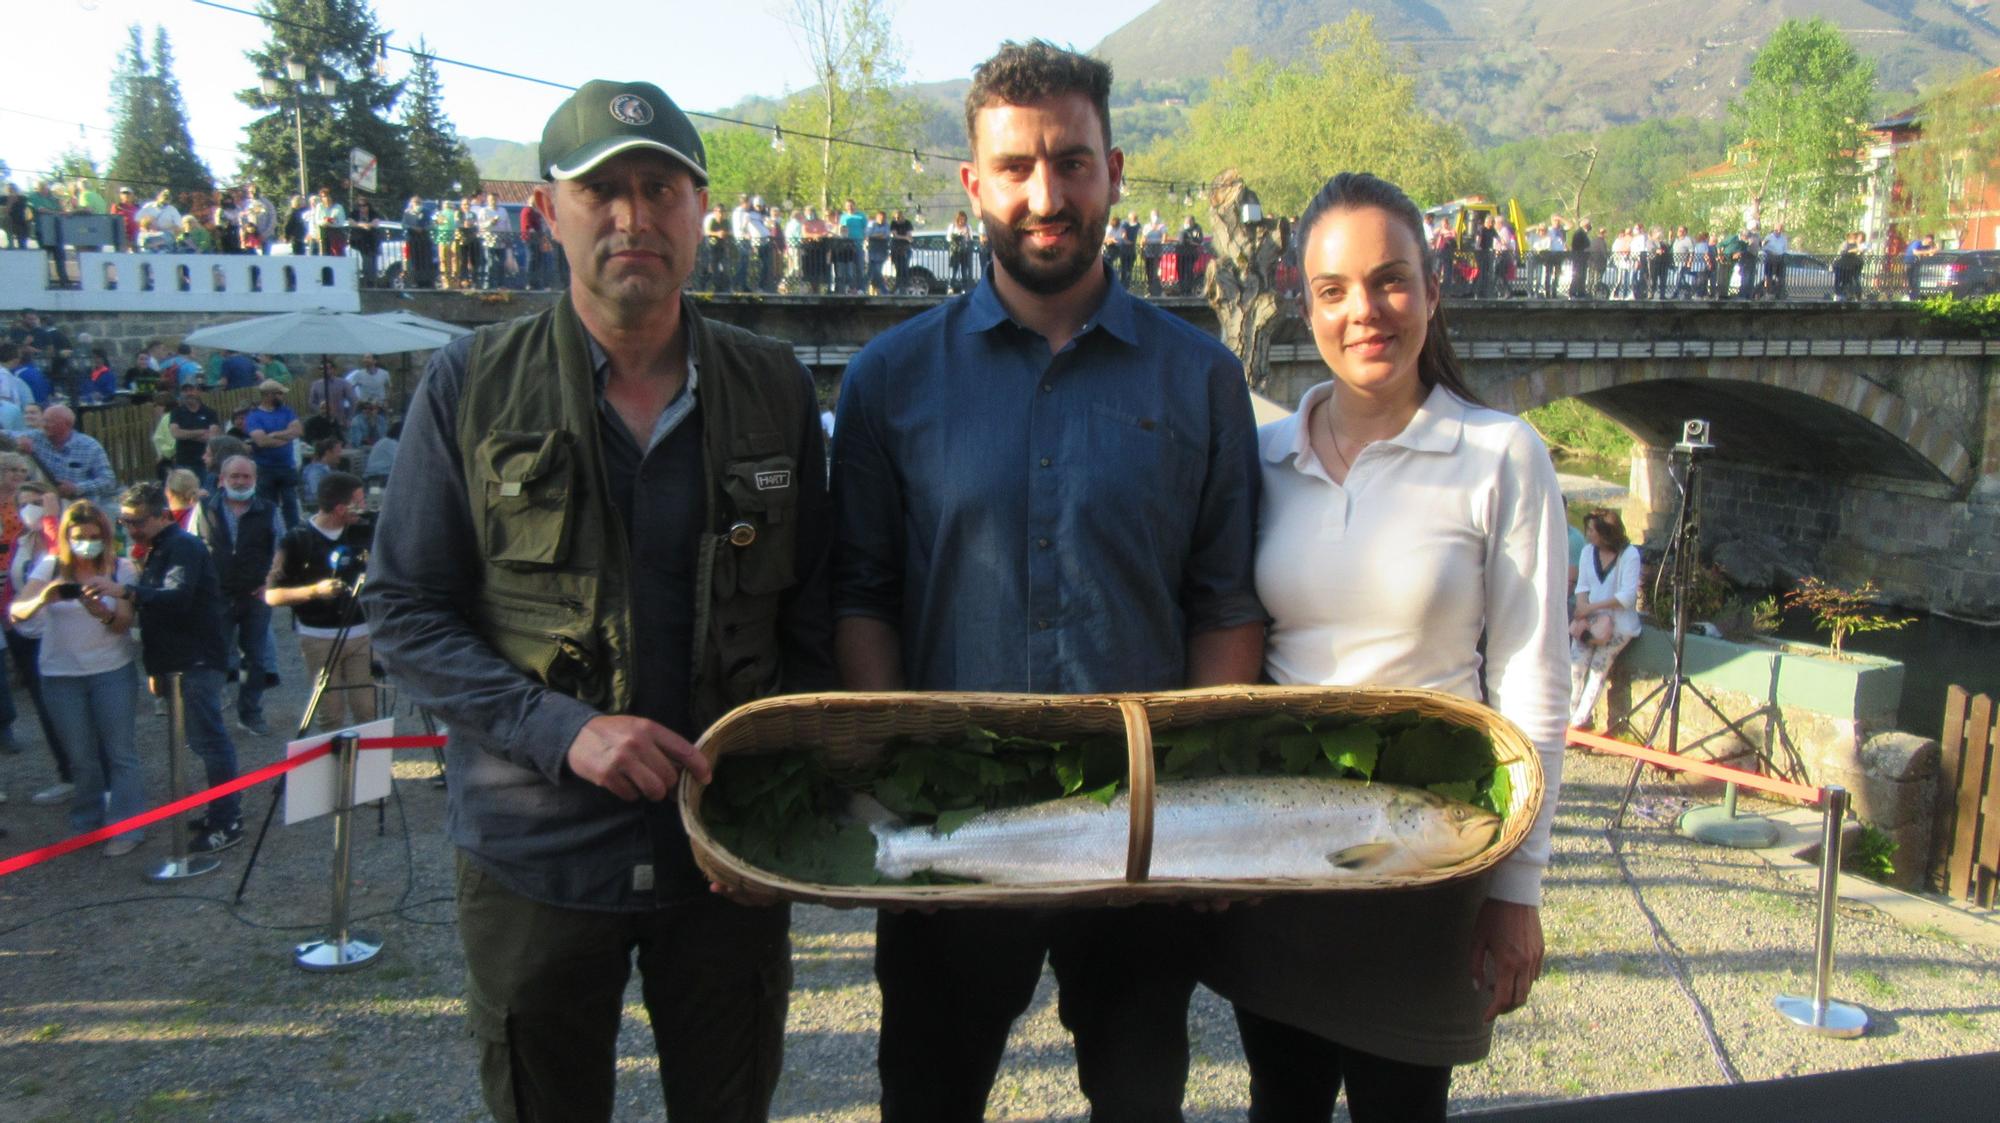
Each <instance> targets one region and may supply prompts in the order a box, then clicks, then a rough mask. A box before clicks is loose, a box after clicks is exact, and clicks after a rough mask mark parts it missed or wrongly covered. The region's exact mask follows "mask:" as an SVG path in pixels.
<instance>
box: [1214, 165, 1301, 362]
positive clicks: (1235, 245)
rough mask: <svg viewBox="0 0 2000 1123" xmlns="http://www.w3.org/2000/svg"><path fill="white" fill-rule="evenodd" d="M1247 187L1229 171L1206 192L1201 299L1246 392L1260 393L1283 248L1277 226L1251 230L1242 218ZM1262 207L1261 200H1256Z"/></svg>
mask: <svg viewBox="0 0 2000 1123" xmlns="http://www.w3.org/2000/svg"><path fill="white" fill-rule="evenodd" d="M1250 194H1251V193H1250V187H1249V185H1248V184H1246V183H1244V182H1243V178H1242V177H1241V176H1239V175H1237V174H1236V172H1235V170H1234V169H1231V170H1230V171H1226V172H1224V173H1222V175H1221V177H1220V183H1219V185H1218V186H1217V187H1216V188H1215V190H1214V191H1212V192H1210V193H1209V197H1208V209H1209V214H1210V215H1211V216H1212V217H1213V221H1212V222H1211V223H1210V225H1209V231H1210V235H1211V241H1212V242H1213V245H1214V249H1215V258H1214V260H1212V261H1210V262H1209V264H1208V270H1207V272H1206V273H1205V274H1204V275H1203V278H1202V295H1203V296H1205V297H1207V298H1208V303H1209V307H1211V308H1214V309H1215V317H1216V321H1217V323H1218V325H1219V328H1220V330H1219V331H1218V332H1217V334H1218V335H1220V336H1221V338H1222V342H1223V343H1224V344H1225V345H1227V346H1228V348H1229V349H1230V350H1231V351H1234V352H1235V353H1236V357H1237V358H1238V359H1241V360H1242V361H1243V372H1244V376H1245V377H1246V378H1248V379H1249V380H1250V386H1251V389H1254V390H1263V389H1264V388H1265V382H1266V380H1267V379H1268V378H1269V376H1270V373H1271V341H1272V340H1273V339H1274V338H1276V336H1277V334H1278V317H1279V314H1280V313H1281V312H1282V311H1283V310H1284V305H1285V303H1286V301H1285V299H1284V297H1283V296H1282V295H1281V294H1280V293H1279V291H1278V283H1277V271H1278V258H1279V257H1281V256H1283V255H1284V252H1285V246H1284V243H1283V241H1282V239H1280V238H1279V237H1278V224H1277V223H1276V222H1271V221H1265V222H1259V223H1257V224H1256V225H1254V226H1252V225H1250V224H1248V223H1245V222H1244V221H1243V219H1242V215H1243V204H1244V203H1245V202H1246V201H1248V199H1249V198H1250ZM1259 202H1260V204H1261V200H1259Z"/></svg>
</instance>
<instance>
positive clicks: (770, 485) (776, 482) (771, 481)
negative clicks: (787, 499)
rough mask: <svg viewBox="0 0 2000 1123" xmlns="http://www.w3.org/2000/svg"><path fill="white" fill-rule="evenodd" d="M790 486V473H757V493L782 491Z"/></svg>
mask: <svg viewBox="0 0 2000 1123" xmlns="http://www.w3.org/2000/svg"><path fill="white" fill-rule="evenodd" d="M790 486H792V474H791V473H790V472H759V473H757V490H758V491H783V490H784V489H785V488H788V487H790Z"/></svg>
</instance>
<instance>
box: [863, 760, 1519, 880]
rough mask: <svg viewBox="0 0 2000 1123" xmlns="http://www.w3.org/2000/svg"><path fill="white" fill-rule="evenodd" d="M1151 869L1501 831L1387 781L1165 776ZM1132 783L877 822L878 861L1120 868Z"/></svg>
mask: <svg viewBox="0 0 2000 1123" xmlns="http://www.w3.org/2000/svg"><path fill="white" fill-rule="evenodd" d="M1155 796H1156V798H1155V803H1154V810H1153V855H1152V862H1151V872H1150V876H1152V877H1154V878H1203V879H1235V878H1312V879H1318V878H1338V877H1342V876H1352V875H1355V874H1363V873H1365V874H1370V875H1384V874H1387V875H1393V874H1407V873H1416V872H1420V871H1422V870H1425V869H1432V868H1437V867H1441V866H1448V865H1454V864H1456V863H1458V862H1461V861H1463V860H1465V859H1466V858H1469V857H1471V856H1472V855H1474V854H1477V853H1478V852H1479V851H1480V850H1482V849H1484V848H1485V847H1486V846H1487V845H1488V844H1490V843H1491V842H1492V840H1493V838H1494V837H1495V836H1497V834H1498V833H1499V826H1500V818H1499V816H1497V815H1494V814H1492V813H1491V812H1488V811H1484V810H1481V809H1479V808H1476V807H1473V806H1471V805H1470V804H1466V803H1461V802H1458V801H1456V800H1449V799H1446V798H1444V797H1442V796H1439V795H1436V794H1435V793H1432V792H1427V791H1423V790H1421V789H1416V788H1407V787H1402V786H1400V785H1395V784H1374V783H1366V782H1363V781H1358V780H1335V779H1322V778H1314V777H1228V778H1217V779H1208V780H1191V781H1170V782H1167V783H1163V784H1160V785H1159V786H1158V788H1157V789H1156V791H1155ZM1129 803H1130V795H1129V793H1121V794H1119V795H1118V797H1117V798H1115V799H1114V800H1112V802H1111V804H1110V806H1108V807H1107V806H1104V805H1101V804H1099V803H1097V802H1095V801H1093V800H1088V799H1074V798H1072V799H1063V800H1055V801H1051V802H1046V803H1038V804H1029V805H1027V806H1024V807H1015V808H1008V809H1004V810H999V811H990V812H986V813H983V814H980V815H977V816H974V817H973V818H972V819H969V820H967V821H966V822H965V823H963V824H961V825H960V826H959V827H958V829H957V830H955V831H952V832H950V833H949V834H940V833H938V832H937V831H936V830H935V829H933V828H930V827H895V826H890V825H882V824H878V825H877V826H876V827H875V828H874V830H875V834H876V838H877V843H876V859H875V866H876V869H877V870H878V871H879V872H880V873H882V874H883V875H885V876H887V877H892V878H903V877H909V876H910V875H912V874H915V873H918V872H921V871H929V872H932V873H938V874H947V875H950V876H954V877H967V878H972V879H975V880H979V881H987V882H993V883H996V884H1033V883H1051V882H1065V881H1095V880H1107V879H1120V878H1123V877H1124V876H1125V858H1126V848H1127V840H1128V828H1127V823H1126V808H1127V807H1128V806H1129Z"/></svg>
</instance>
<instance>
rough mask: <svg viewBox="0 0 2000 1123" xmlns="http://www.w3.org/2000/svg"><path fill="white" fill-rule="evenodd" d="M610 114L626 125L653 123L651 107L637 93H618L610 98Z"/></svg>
mask: <svg viewBox="0 0 2000 1123" xmlns="http://www.w3.org/2000/svg"><path fill="white" fill-rule="evenodd" d="M611 115H612V116H613V117H616V118H618V119H619V120H620V121H623V122H625V123H626V124H628V125H650V124H652V123H653V107H652V106H650V105H647V104H646V99H645V98H642V97H640V96H638V95H637V94H619V95H618V96H617V97H615V98H612V99H611Z"/></svg>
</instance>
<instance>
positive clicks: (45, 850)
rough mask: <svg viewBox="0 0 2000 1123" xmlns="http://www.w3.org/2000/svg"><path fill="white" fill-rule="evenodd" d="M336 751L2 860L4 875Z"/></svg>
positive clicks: (321, 751) (324, 750) (316, 752)
mask: <svg viewBox="0 0 2000 1123" xmlns="http://www.w3.org/2000/svg"><path fill="white" fill-rule="evenodd" d="M332 751H333V745H332V744H331V743H330V742H329V743H328V744H324V745H320V746H319V747H317V748H311V749H307V750H306V751H305V752H302V753H300V754H299V755H297V756H295V757H290V758H288V759H286V760H281V761H278V762H277V763H275V764H267V765H265V766H264V767H262V768H259V769H257V770H256V771H255V772H249V773H245V774H244V775H242V776H238V777H237V778H235V779H234V780H231V781H229V782H228V783H226V784H217V785H216V786H215V787H212V788H210V789H208V790H207V791H201V792H196V793H194V794H193V795H191V796H188V797H186V798H185V799H177V800H175V801H173V802H172V803H169V804H167V805H166V806H164V807H155V808H153V809H152V810H151V811H144V812H141V813H139V814H137V815H134V816H132V817H131V818H130V819H126V820H124V821H123V822H118V823H112V824H110V825H109V826H103V827H99V828H97V829H96V830H94V831H90V832H88V833H85V834H80V835H77V836H76V837H74V838H66V839H63V840H62V841H61V842H57V843H53V844H51V845H48V846H44V847H42V848H41V849H39V850H30V851H28V852H27V853H25V854H16V855H14V856H13V857H12V858H9V859H7V860H6V861H4V862H0V877H6V876H7V875H8V874H10V873H18V872H20V871H21V870H24V869H27V868H28V867H29V866H36V865H40V864H41V863H43V862H46V861H48V860H49V859H50V858H60V857H62V856H63V855H64V854H67V853H69V852H70V851H72V850H81V849H83V848H84V847H86V846H89V845H90V844H91V843H93V842H101V841H103V840H104V839H107V838H110V837H111V836H113V835H119V834H124V833H125V832H126V831H129V830H136V829H138V828H140V827H144V826H149V825H151V824H153V823H157V822H159V821H160V820H161V819H169V818H172V817H173V816H175V815H178V814H180V813H181V812H183V811H192V810H193V809H195V808H197V807H200V806H201V805H202V804H204V803H207V802H209V801H210V800H212V799H215V798H217V797H218V796H225V795H228V794H229V793H231V792H240V791H242V790H243V789H245V788H253V787H256V786H257V785H258V784H261V783H263V782H264V781H266V780H275V779H277V778H278V777H280V776H283V775H284V774H285V773H287V772H290V771H291V770H293V769H295V768H298V767H301V766H303V765H306V764H309V763H311V762H313V761H315V760H318V759H319V758H320V757H323V756H325V755H326V754H328V753H330V752H332Z"/></svg>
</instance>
